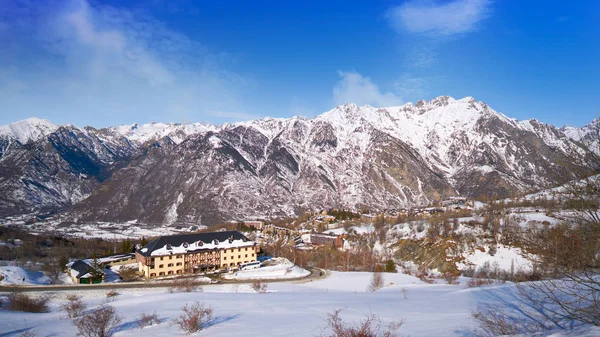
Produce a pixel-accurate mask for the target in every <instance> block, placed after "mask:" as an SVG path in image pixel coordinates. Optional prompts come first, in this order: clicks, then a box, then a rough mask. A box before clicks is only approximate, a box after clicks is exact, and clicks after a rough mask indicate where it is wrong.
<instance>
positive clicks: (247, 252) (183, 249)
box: [135, 231, 259, 278]
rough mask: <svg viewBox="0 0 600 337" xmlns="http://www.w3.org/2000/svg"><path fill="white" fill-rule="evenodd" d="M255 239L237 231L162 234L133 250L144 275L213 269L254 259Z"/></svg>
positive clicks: (209, 270)
mask: <svg viewBox="0 0 600 337" xmlns="http://www.w3.org/2000/svg"><path fill="white" fill-rule="evenodd" d="M258 249H259V248H258V246H257V244H256V242H254V241H251V240H249V239H248V238H247V237H245V236H244V235H243V234H242V233H240V232H238V231H224V232H211V233H197V234H183V235H170V236H161V237H159V238H158V239H156V240H154V241H152V242H150V243H148V245H147V246H146V247H143V248H141V249H138V250H137V251H136V252H135V256H136V260H137V261H138V266H139V271H140V273H142V274H143V275H144V277H146V278H152V277H159V276H166V275H177V274H193V273H199V272H216V271H220V270H226V269H228V268H236V267H237V266H239V265H240V264H242V263H246V262H253V261H256V255H257V252H258Z"/></svg>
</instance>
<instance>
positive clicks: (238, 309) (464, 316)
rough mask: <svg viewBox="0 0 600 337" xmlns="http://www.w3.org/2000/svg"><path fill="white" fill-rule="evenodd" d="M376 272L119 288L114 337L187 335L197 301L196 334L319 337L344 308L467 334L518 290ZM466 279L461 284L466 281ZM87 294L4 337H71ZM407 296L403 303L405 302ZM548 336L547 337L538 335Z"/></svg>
mask: <svg viewBox="0 0 600 337" xmlns="http://www.w3.org/2000/svg"><path fill="white" fill-rule="evenodd" d="M371 276H372V274H371V273H349V272H331V273H330V275H329V277H327V278H325V279H322V280H316V281H312V282H300V281H293V282H286V283H268V288H267V293H266V294H257V293H253V291H252V289H251V288H250V286H249V285H248V284H223V285H204V286H203V291H202V292H192V293H177V292H175V293H169V292H168V291H167V290H165V289H157V288H139V289H119V290H118V291H119V293H120V295H119V296H117V297H116V298H115V299H114V301H112V302H110V303H109V304H110V305H112V306H114V307H115V308H116V309H117V311H118V313H119V314H120V315H122V316H123V321H122V324H121V325H120V327H119V331H118V332H117V333H116V334H115V335H114V336H115V337H120V336H130V337H142V336H148V335H154V336H171V335H174V336H183V335H184V334H183V332H180V331H179V330H178V327H177V326H176V325H174V324H171V322H172V320H174V319H175V318H177V317H178V316H179V314H180V313H181V307H183V306H184V305H185V304H191V303H193V302H194V301H200V302H202V303H204V304H205V305H206V306H210V307H212V308H213V310H214V319H213V321H211V323H210V324H209V326H208V327H207V328H206V330H204V331H201V332H199V333H197V334H195V335H198V336H208V335H210V336H215V337H224V336H227V337H236V336H316V335H320V334H321V333H322V332H323V328H324V327H325V319H326V317H327V314H329V313H332V312H333V311H334V310H337V309H343V311H342V312H341V314H340V315H341V317H342V319H343V320H344V321H347V322H349V323H352V324H358V323H359V322H360V321H361V320H363V319H364V317H365V316H367V315H369V314H375V315H377V316H379V317H380V318H381V320H382V321H383V323H384V324H387V323H391V322H395V321H398V320H404V324H403V325H402V326H401V328H400V330H399V331H398V332H399V333H400V334H401V335H402V336H412V337H420V336H423V337H424V336H466V335H468V333H469V330H470V329H473V328H474V327H475V322H474V320H473V319H472V318H471V312H472V310H474V309H475V308H476V306H477V305H478V304H479V303H483V302H487V301H489V298H491V297H492V296H496V297H502V296H504V294H506V293H507V291H506V290H507V289H509V290H510V289H513V287H514V285H511V284H506V285H500V286H489V287H483V288H467V287H466V286H465V285H464V282H463V283H462V284H461V285H445V284H425V283H423V282H421V281H419V280H418V279H417V278H415V277H413V276H409V275H405V274H388V273H384V274H383V277H384V287H383V288H382V289H380V290H379V291H377V292H368V291H367V287H368V285H369V282H370V279H371ZM463 281H464V280H463ZM72 293H76V294H78V295H81V296H83V299H84V301H85V303H86V304H88V306H89V308H95V307H97V306H100V305H102V304H104V303H106V290H90V291H82V290H80V291H68V292H59V293H56V295H55V296H54V299H53V300H52V301H51V304H50V305H51V312H49V313H43V314H33V313H22V312H11V311H7V310H2V311H0V321H2V322H3V323H2V324H1V325H0V334H1V335H18V334H19V333H20V332H22V331H23V329H32V330H34V331H36V332H38V333H40V332H43V334H44V335H45V336H72V335H76V330H75V328H74V327H73V325H72V324H71V322H70V320H68V319H65V318H64V314H63V313H62V312H61V310H60V309H59V306H60V305H61V304H62V303H64V302H65V301H66V296H67V295H68V294H72ZM405 294H406V298H405ZM142 313H146V314H152V313H156V314H157V315H158V317H159V318H160V320H161V323H160V324H158V325H153V326H150V327H146V328H144V329H140V328H139V327H138V326H137V325H136V323H135V321H136V320H137V319H138V318H139V316H140V315H141V314H142ZM599 332H600V329H599V328H594V327H580V328H578V329H577V330H573V331H562V332H560V331H552V332H548V333H547V334H545V336H554V337H571V336H597V335H598V333H599ZM536 336H544V334H540V335H536Z"/></svg>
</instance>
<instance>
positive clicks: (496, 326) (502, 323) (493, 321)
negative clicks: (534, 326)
mask: <svg viewBox="0 0 600 337" xmlns="http://www.w3.org/2000/svg"><path fill="white" fill-rule="evenodd" d="M472 316H473V318H474V319H475V320H476V321H477V322H478V323H479V329H477V330H475V331H474V334H473V335H474V336H475V337H491V336H505V335H516V334H519V333H521V332H523V330H524V329H523V328H524V326H523V324H522V323H521V322H520V321H519V320H515V319H514V317H510V316H508V315H506V314H505V313H503V312H501V311H498V310H496V309H492V308H490V307H483V308H482V307H479V308H477V311H475V312H473V313H472ZM533 331H534V330H531V332H533Z"/></svg>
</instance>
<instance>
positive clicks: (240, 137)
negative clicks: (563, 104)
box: [0, 96, 598, 225]
mask: <svg viewBox="0 0 600 337" xmlns="http://www.w3.org/2000/svg"><path fill="white" fill-rule="evenodd" d="M4 129H6V128H4ZM14 136H15V135H13V137H12V138H10V139H9V138H8V137H2V136H0V149H8V148H9V147H7V145H6V144H8V143H10V142H11V141H13V139H16V138H19V137H18V136H16V137H14ZM16 143H18V146H16V147H14V148H10V149H9V151H4V152H2V153H6V154H3V155H2V157H1V158H0V164H1V165H7V167H11V169H12V170H13V171H14V174H12V175H10V174H9V173H5V172H12V171H10V170H8V171H2V173H1V174H0V186H10V189H7V191H12V192H11V193H9V194H7V195H8V196H7V197H5V199H3V200H0V208H2V209H4V210H5V214H9V213H10V210H11V209H13V210H14V212H13V214H19V213H22V212H24V211H26V210H29V211H35V209H36V208H35V207H33V206H32V207H30V208H22V207H21V208H19V207H17V206H16V204H19V203H24V204H27V203H29V204H30V205H33V204H43V205H47V206H48V208H49V209H52V208H53V207H54V208H55V209H56V208H57V207H58V208H64V207H71V206H72V205H75V208H73V209H72V210H71V213H70V215H71V216H72V217H73V218H77V219H79V218H81V219H85V220H87V221H95V220H103V221H128V220H134V219H138V220H140V221H145V222H148V223H156V224H205V225H206V224H212V223H215V222H218V221H222V220H228V219H239V218H244V217H260V216H265V217H269V216H283V215H293V214H297V213H298V212H300V211H302V210H305V209H318V208H329V207H347V208H354V209H358V208H370V209H383V208H399V207H408V206H412V205H423V204H428V203H431V202H433V201H436V200H439V199H440V198H443V197H445V196H450V195H456V194H462V195H467V196H475V197H477V196H481V195H490V196H497V197H502V196H508V195H510V194H512V193H516V192H525V191H533V190H539V189H541V188H545V187H548V186H554V185H557V184H560V183H562V182H564V181H566V180H571V179H575V178H577V177H580V176H583V175H586V174H589V173H590V172H591V171H592V169H594V168H597V167H596V166H597V165H598V163H597V161H595V160H594V157H593V155H592V153H591V152H590V151H589V150H588V149H587V148H586V146H585V144H583V143H581V142H578V141H575V140H573V139H571V138H569V137H568V136H566V135H565V133H564V132H562V131H561V130H559V129H557V128H555V127H554V126H551V125H548V124H544V123H540V122H538V121H535V120H529V121H516V120H514V119H511V118H508V117H506V116H504V115H503V114H500V113H497V112H495V111H494V110H493V109H491V108H490V107H488V106H487V105H486V104H485V103H483V102H478V101H476V100H475V99H473V98H472V97H466V98H463V99H460V100H455V99H453V98H451V97H447V96H443V97H438V98H436V99H434V100H432V101H429V102H426V101H419V102H417V103H416V104H412V103H408V104H406V105H403V106H399V107H388V108H374V107H370V106H362V107H360V106H356V105H354V104H344V105H341V106H338V107H336V108H334V109H332V110H330V111H328V112H325V113H323V114H322V115H320V116H317V117H315V118H314V119H307V118H302V117H292V118H265V119H262V120H255V121H248V122H240V123H234V124H224V125H220V126H212V125H205V124H199V123H196V124H162V123H150V124H145V125H130V126H119V127H112V128H106V129H94V128H90V127H86V128H83V129H79V128H76V127H74V126H67V127H60V128H59V127H57V128H56V130H55V131H54V132H53V133H51V134H49V135H47V136H46V138H42V139H40V140H38V141H37V142H33V143H30V144H29V145H27V146H24V145H23V144H21V143H20V142H16ZM3 144H4V145H3ZM11 144H12V143H11ZM11 146H12V145H11ZM567 163H568V165H567ZM22 166H23V167H26V168H27V170H25V171H23V170H22V169H20V167H22ZM23 172H25V173H26V174H25V173H23ZM6 176H10V178H6ZM23 177H26V178H27V179H25V180H23V179H22V178H23ZM7 179H8V181H10V183H9V184H8V185H2V184H6V183H5V182H4V181H5V180H7ZM24 181H31V183H29V184H26V183H24ZM32 186H34V187H35V188H34V187H32ZM67 196H68V197H67ZM88 196H89V197H88ZM49 200H50V201H49ZM80 201H81V202H80ZM38 208H39V207H38Z"/></svg>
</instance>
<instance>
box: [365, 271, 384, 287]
mask: <svg viewBox="0 0 600 337" xmlns="http://www.w3.org/2000/svg"><path fill="white" fill-rule="evenodd" d="M383 283H384V280H383V274H382V273H381V272H374V273H373V275H372V276H371V282H370V283H369V287H368V288H367V290H368V291H377V290H379V289H381V288H383Z"/></svg>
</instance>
